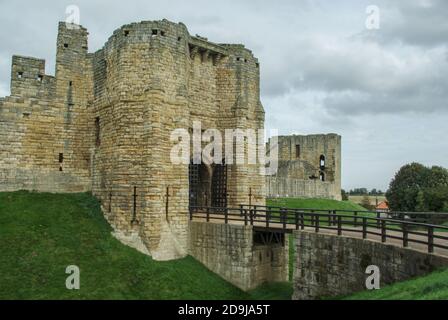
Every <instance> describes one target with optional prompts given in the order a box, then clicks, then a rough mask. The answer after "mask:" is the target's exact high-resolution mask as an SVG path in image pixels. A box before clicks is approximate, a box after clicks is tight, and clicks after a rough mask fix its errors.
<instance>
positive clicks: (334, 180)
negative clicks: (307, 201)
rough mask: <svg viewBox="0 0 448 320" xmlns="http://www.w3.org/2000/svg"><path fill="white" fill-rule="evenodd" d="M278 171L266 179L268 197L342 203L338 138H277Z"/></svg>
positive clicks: (299, 136) (339, 141)
mask: <svg viewBox="0 0 448 320" xmlns="http://www.w3.org/2000/svg"><path fill="white" fill-rule="evenodd" d="M277 139H278V171H277V173H276V174H274V175H272V176H267V177H266V192H267V196H268V197H272V198H275V197H295V198H327V199H335V200H341V136H339V135H337V134H314V135H307V136H301V135H292V136H279V137H277Z"/></svg>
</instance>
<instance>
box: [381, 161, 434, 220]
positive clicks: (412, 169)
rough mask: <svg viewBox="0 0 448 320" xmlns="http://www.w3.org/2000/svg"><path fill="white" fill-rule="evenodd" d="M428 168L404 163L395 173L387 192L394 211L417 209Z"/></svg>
mask: <svg viewBox="0 0 448 320" xmlns="http://www.w3.org/2000/svg"><path fill="white" fill-rule="evenodd" d="M427 177H428V168H426V167H425V166H423V165H421V164H419V163H411V164H407V165H404V166H403V167H401V168H400V170H399V171H398V172H397V173H396V174H395V177H394V178H393V179H392V181H391V182H390V185H389V190H388V191H387V192H386V197H387V200H388V201H389V206H390V208H391V210H392V211H415V208H416V206H417V196H418V193H419V191H421V190H422V189H423V188H424V186H425V185H426V183H425V181H426V179H427Z"/></svg>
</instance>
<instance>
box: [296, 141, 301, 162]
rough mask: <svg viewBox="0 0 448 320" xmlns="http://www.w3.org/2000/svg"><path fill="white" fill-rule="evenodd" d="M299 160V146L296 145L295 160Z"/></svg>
mask: <svg viewBox="0 0 448 320" xmlns="http://www.w3.org/2000/svg"><path fill="white" fill-rule="evenodd" d="M299 158H300V144H297V145H296V159H299Z"/></svg>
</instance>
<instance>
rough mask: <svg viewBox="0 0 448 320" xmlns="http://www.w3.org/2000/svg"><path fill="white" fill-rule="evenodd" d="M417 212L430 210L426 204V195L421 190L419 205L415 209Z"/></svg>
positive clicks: (418, 199) (418, 196) (418, 195)
mask: <svg viewBox="0 0 448 320" xmlns="http://www.w3.org/2000/svg"><path fill="white" fill-rule="evenodd" d="M415 211H417V212H426V211H428V209H427V208H426V204H425V194H424V193H423V191H421V190H420V191H419V192H418V194H417V205H416V207H415Z"/></svg>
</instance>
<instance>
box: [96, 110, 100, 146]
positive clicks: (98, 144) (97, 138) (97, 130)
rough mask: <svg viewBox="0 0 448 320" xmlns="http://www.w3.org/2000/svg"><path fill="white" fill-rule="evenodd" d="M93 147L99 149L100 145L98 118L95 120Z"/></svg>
mask: <svg viewBox="0 0 448 320" xmlns="http://www.w3.org/2000/svg"><path fill="white" fill-rule="evenodd" d="M95 145H96V146H97V147H99V146H100V145H101V139H100V117H96V118H95Z"/></svg>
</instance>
